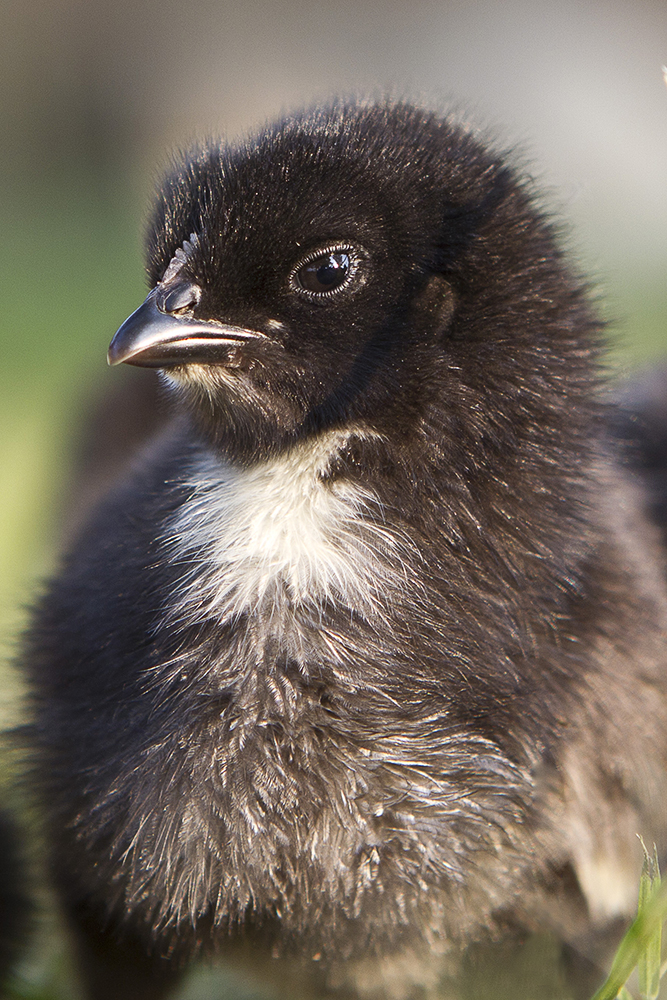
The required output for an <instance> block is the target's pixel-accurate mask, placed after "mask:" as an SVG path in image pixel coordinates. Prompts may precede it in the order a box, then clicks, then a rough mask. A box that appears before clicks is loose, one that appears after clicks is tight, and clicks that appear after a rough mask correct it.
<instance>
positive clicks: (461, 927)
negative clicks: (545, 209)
mask: <svg viewBox="0 0 667 1000" xmlns="http://www.w3.org/2000/svg"><path fill="white" fill-rule="evenodd" d="M148 274H149V281H150V285H151V292H150V294H149V295H148V298H147V299H146V302H145V303H144V304H143V305H142V306H141V307H140V309H138V310H137V312H136V313H134V314H133V315H132V316H131V317H130V319H129V320H128V321H127V322H126V323H125V324H124V325H123V326H122V327H121V329H120V330H119V331H118V333H117V334H116V337H115V338H114V340H113V342H112V344H111V347H110V351H109V357H110V361H111V363H114V364H115V363H118V362H127V363H130V364H134V365H140V366H151V367H157V368H159V369H161V371H162V375H163V379H164V381H165V383H166V384H167V385H168V386H169V388H170V389H171V390H172V392H173V393H174V395H175V397H176V399H177V402H178V408H179V412H180V416H179V417H178V418H177V419H176V421H175V423H174V424H173V426H171V427H170V428H169V429H168V430H167V431H166V432H165V433H163V434H162V436H161V437H160V438H159V439H158V440H156V441H155V442H154V444H153V445H152V446H151V448H150V449H149V450H148V451H146V452H145V453H144V454H143V455H141V457H140V458H139V459H138V460H137V462H136V464H135V467H134V471H133V472H132V474H131V475H129V477H128V478H127V479H126V480H125V481H124V482H122V483H121V484H119V485H118V487H117V488H116V489H115V490H114V491H113V492H112V493H111V495H110V496H109V497H108V499H107V500H106V501H105V502H104V503H103V504H102V506H101V507H100V508H99V509H98V511H97V513H96V515H95V516H94V517H93V518H92V519H91V520H90V522H89V524H88V527H87V528H86V529H85V530H84V531H83V532H82V533H81V534H80V537H79V539H78V542H77V543H76V545H75V546H74V548H73V550H72V552H71V553H70V555H69V556H68V557H67V559H66V560H65V562H64V565H63V567H62V569H61V571H60V573H59V575H58V576H57V578H56V579H55V581H54V583H53V584H52V586H51V588H50V590H49V592H48V593H47V595H46V596H45V597H44V599H43V600H42V602H41V605H40V607H39V609H38V611H37V613H36V616H35V618H34V622H33V625H32V628H31V631H30V633H29V636H28V643H27V651H26V654H25V659H26V663H27V667H28V670H29V673H30V676H31V679H32V685H33V690H34V722H35V733H36V737H35V740H36V756H37V761H38V769H39V773H40V775H41V783H42V795H43V798H44V801H45V803H46V805H47V808H48V814H49V824H50V830H51V840H52V857H53V862H52V863H53V872H54V876H55V879H56V882H57V883H58V885H59V886H60V890H61V893H62V897H63V900H64V903H65V906H66V909H67V910H68V912H69V914H70V917H71V919H72V921H73V923H74V924H75V926H76V927H77V929H78V935H79V941H80V946H81V954H82V959H83V964H84V968H85V971H86V976H87V980H88V985H89V990H90V995H91V996H94V997H95V998H96V1000H104V998H116V997H123V998H124V1000H129V998H131V997H137V998H149V997H159V996H162V995H163V993H164V992H165V991H166V990H167V989H168V987H169V985H170V983H171V982H172V980H173V979H174V978H175V977H176V976H177V975H178V970H179V969H180V966H181V963H182V961H183V960H184V959H185V958H187V957H188V956H189V955H190V954H192V953H193V952H195V951H196V950H197V949H199V948H204V949H207V950H217V951H222V952H224V951H226V950H234V948H236V947H237V944H238V947H241V943H243V942H245V943H247V942H251V943H252V944H253V946H254V947H256V948H257V949H258V952H259V951H262V952H266V953H271V954H274V955H284V956H290V955H296V956H298V957H299V959H300V960H301V961H302V962H303V963H304V968H305V967H306V966H308V965H309V964H310V966H311V967H312V969H313V970H315V971H316V972H317V976H319V977H320V979H319V981H320V983H321V984H322V988H323V989H328V990H331V991H335V990H341V991H343V992H345V991H347V992H345V995H367V994H368V995H372V996H374V997H378V996H389V995H391V996H392V997H397V996H398V997H400V996H405V997H408V996H412V995H413V994H414V991H415V990H418V989H430V988H431V985H432V984H433V983H434V982H435V981H436V980H437V976H438V974H439V972H438V971H437V970H438V969H441V968H442V967H444V966H443V965H440V964H439V963H444V962H446V956H447V954H449V953H451V952H452V951H453V950H456V949H458V948H460V947H461V946H462V944H464V943H466V942H469V941H471V940H473V939H475V938H477V937H480V936H482V935H484V934H485V933H491V934H492V935H493V934H497V933H499V931H500V930H501V929H502V928H503V927H507V926H512V927H519V928H524V929H526V928H527V929H533V928H548V929H550V930H552V931H555V932H556V933H558V934H561V935H562V937H563V938H564V939H568V938H570V939H571V940H575V941H581V940H583V936H584V935H585V933H587V932H588V931H597V930H603V929H605V928H606V927H607V926H609V925H610V924H612V923H613V922H614V920H616V919H618V918H625V917H627V915H628V914H629V913H630V912H631V911H632V909H633V907H634V904H635V898H636V878H637V875H638V870H639V862H640V858H639V852H640V847H639V844H638V842H637V838H636V836H635V834H636V833H641V834H643V836H644V839H645V840H646V842H648V843H650V842H652V841H656V842H657V843H658V845H659V846H660V848H661V850H663V851H664V849H665V847H666V846H667V838H666V836H665V832H666V831H665V818H664V802H665V798H666V793H667V787H666V785H667V782H666V779H665V774H666V769H665V758H666V757H667V747H666V745H665V739H666V734H667V698H666V693H667V692H666V684H665V677H664V667H665V660H666V659H667V653H666V647H665V623H666V622H667V589H666V586H665V579H664V576H663V574H662V567H661V563H660V550H659V545H658V540H657V536H656V535H655V534H654V529H653V528H652V527H650V526H649V524H648V523H647V521H646V520H645V519H644V515H643V513H642V499H641V497H639V496H637V495H636V494H635V491H634V488H633V487H632V486H631V485H630V484H629V483H628V482H627V481H626V479H625V475H624V473H623V472H622V470H621V468H620V463H619V462H617V460H616V459H615V456H614V453H613V450H614V449H613V446H612V445H611V444H609V443H607V441H606V435H605V431H604V416H605V410H604V406H603V404H602V402H601V392H600V385H599V382H600V378H599V356H600V324H599V322H598V320H597V318H596V316H595V315H594V313H593V311H592V309H591V306H590V304H589V302H588V300H587V294H586V290H585V288H584V286H583V285H582V283H581V281H580V280H579V279H578V278H577V277H576V276H575V275H574V274H573V272H572V271H571V269H570V267H569V265H568V263H567V262H566V261H565V260H564V258H563V256H562V253H561V251H560V249H559V247H558V243H557V240H556V239H555V236H554V231H553V228H552V226H551V224H550V223H549V221H548V220H547V219H545V217H544V215H543V214H542V212H541V210H540V208H539V206H538V205H537V204H536V201H535V198H534V196H533V193H532V190H531V187H530V184H529V183H527V182H526V181H524V180H523V179H522V178H521V177H519V176H518V175H517V173H516V172H515V171H514V170H513V169H512V168H511V167H510V166H508V165H507V163H506V162H505V160H504V159H503V158H502V157H501V156H499V155H497V154H496V153H494V152H492V151H490V150H488V149H487V148H486V147H485V146H484V145H483V144H481V143H480V141H479V140H478V139H477V138H475V137H474V135H473V134H472V133H471V132H470V131H469V130H468V129H466V128H463V127H460V126H458V125H456V124H453V123H452V122H450V121H448V120H447V119H443V118H439V117H437V116H435V115H433V114H430V113H427V112H425V111H422V110H420V109H417V108H414V107H411V106H409V105H405V104H397V105H394V104H390V103H383V104H377V105H375V104H366V103H349V104H346V103H340V104H334V105H333V106H332V107H330V108H328V109H326V110H316V111H313V112H312V113H308V114H305V115H303V116H301V117H293V118H288V119H286V120H285V121H283V122H281V123H279V124H278V125H276V126H275V127H272V128H268V129H267V130H266V131H264V132H262V133H261V134H259V135H258V136H256V137H255V138H253V139H251V140H249V141H248V142H247V143H245V144H243V145H240V146H238V147H234V148H229V147H224V146H216V145H211V146H207V147H204V148H200V149H197V150H195V151H194V152H192V153H190V154H189V155H187V156H185V157H184V158H183V160H182V161H181V162H180V163H178V164H177V165H176V166H175V167H174V169H173V171H172V172H171V174H170V175H169V176H168V177H167V178H166V180H165V181H164V183H163V185H162V187H161V190H160V192H159V194H158V198H157V203H156V206H155V209H154V212H153V218H152V222H151V224H150V228H149V235H148ZM244 946H245V945H244ZM438 956H445V957H441V958H438ZM312 960H315V961H312ZM434 970H436V971H434ZM304 974H305V973H304ZM313 975H314V977H315V979H317V976H315V972H313ZM420 995H421V994H420Z"/></svg>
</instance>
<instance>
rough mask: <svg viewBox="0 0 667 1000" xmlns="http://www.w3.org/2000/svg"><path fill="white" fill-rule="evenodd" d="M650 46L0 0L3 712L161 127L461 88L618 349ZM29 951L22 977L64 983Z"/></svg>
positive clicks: (506, 30) (425, 15)
mask: <svg viewBox="0 0 667 1000" xmlns="http://www.w3.org/2000/svg"><path fill="white" fill-rule="evenodd" d="M666 62H667V7H666V5H665V0H608V2H595V3H589V4H584V3H582V2H581V0H561V2H559V3H553V2H546V0H506V2H491V0H409V2H408V0H327V2H322V0H320V2H318V3H312V2H310V0H275V2H273V3H271V2H270V0H247V2H245V3H242V2H237V3H234V2H226V0H191V2H184V0H166V2H159V0H148V2H141V0H139V2H137V0H115V2H113V3H111V2H101V0H23V2H20V3H19V2H18V0H14V2H12V0H9V2H7V0H5V2H4V3H3V4H2V31H1V33H0V95H1V96H0V135H1V136H2V141H1V142H0V182H1V183H0V223H1V229H0V254H1V255H2V263H1V266H0V339H1V351H0V426H1V427H2V434H1V436H0V652H1V654H2V656H1V659H2V663H3V668H2V669H3V673H2V675H0V676H1V677H3V678H4V675H5V674H7V681H6V683H3V691H4V692H6V693H5V694H4V695H3V702H2V706H1V715H2V721H3V722H12V721H14V720H16V718H17V717H18V711H19V710H18V702H17V694H16V693H17V690H18V687H17V684H16V680H15V679H14V678H12V675H11V674H10V673H9V672H8V669H7V667H6V663H7V661H8V659H9V657H10V655H11V650H12V646H13V643H14V641H15V636H16V634H17V632H18V630H19V629H20V625H21V622H22V620H23V616H24V611H23V608H24V606H25V604H26V602H27V601H28V600H29V596H30V594H31V593H32V592H33V591H34V588H35V584H36V581H37V580H38V579H39V578H40V577H41V576H43V575H44V574H45V573H47V572H48V569H49V567H50V566H51V565H52V562H53V558H54V552H55V551H56V549H57V545H58V538H59V536H60V534H61V526H62V524H63V523H64V520H65V517H66V513H67V511H66V510H64V509H63V508H64V507H66V506H67V505H68V504H70V503H71V498H69V495H68V486H67V484H68V481H69V480H68V477H69V474H70V470H71V467H72V462H73V461H75V457H76V454H75V452H76V442H77V440H80V439H81V435H82V433H83V431H85V427H86V424H87V422H88V421H89V420H90V414H91V412H92V408H93V406H94V403H93V401H94V399H95V394H96V393H97V392H99V391H101V390H103V389H104V387H105V386H107V387H108V386H111V385H112V384H113V380H114V379H116V378H117V377H119V376H118V373H117V372H115V371H109V370H107V369H106V367H105V361H104V358H105V351H106V346H107V343H108V340H109V338H110V336H111V334H112V333H113V331H114V330H115V328H116V326H117V325H118V324H119V323H120V321H121V320H122V319H123V318H124V317H125V316H126V315H127V313H128V312H129V311H131V310H132V309H133V308H135V306H136V305H137V304H138V303H139V302H140V301H141V300H142V298H143V295H144V288H143V275H142V260H141V232H142V224H143V217H144V212H145V206H146V203H147V200H148V197H149V193H150V189H151V186H152V183H153V179H154V176H155V173H156V170H157V169H158V168H159V165H160V164H161V163H164V162H165V160H166V157H167V154H168V151H169V149H170V148H173V147H174V146H176V145H183V144H184V143H186V142H187V141H188V140H189V139H190V138H193V137H195V136H202V135H207V134H211V133H213V134H219V133H223V134H226V135H229V136H230V137H233V136H234V135H236V134H238V133H239V132H242V131H243V130H245V129H246V128H248V127H253V126H256V125H257V124H258V123H261V122H262V121H263V120H265V119H266V118H268V117H271V116H274V115H276V114H279V113H280V112H281V110H283V109H287V108H293V107H295V106H296V107H299V106H302V105H304V104H310V103H312V102H313V101H314V100H319V99H323V98H326V97H327V96H328V95H331V94H333V93H336V92H341V91H344V92H348V93H351V92H357V91H360V90H361V91H365V92H369V91H370V92H375V91H387V90H390V91H392V92H393V93H396V94H398V95H401V96H412V97H416V98H423V99H425V100H427V101H428V102H429V103H430V104H435V105H438V106H443V107H446V106H448V105H452V104H453V105H454V106H456V108H457V109H458V111H459V113H461V109H464V114H466V116H468V117H469V119H470V120H471V121H472V122H473V123H475V124H477V125H479V126H481V127H482V128H484V129H485V130H488V131H489V132H490V134H492V135H493V136H494V137H495V138H496V139H497V141H498V143H499V144H500V145H502V146H505V147H516V148H517V149H518V150H520V151H521V156H522V160H523V161H524V162H529V163H531V164H532V165H533V168H532V169H533V171H534V173H535V175H536V176H537V177H538V179H539V180H540V183H541V184H542V186H543V187H544V188H545V190H546V197H547V200H548V203H549V204H550V205H552V206H553V207H554V208H555V209H556V210H557V211H558V212H559V213H560V214H561V216H562V217H563V218H564V219H566V220H567V222H568V225H569V226H570V233H571V236H570V242H571V244H572V245H573V247H574V248H575V250H576V252H577V253H578V255H579V259H580V261H581V263H582V265H583V266H584V267H585V268H586V269H587V270H588V271H589V272H590V273H591V274H592V276H593V277H594V279H595V281H596V282H597V283H598V285H599V287H600V289H601V294H602V297H603V301H604V311H605V314H606V315H607V316H608V318H610V319H611V320H612V326H611V333H610V335H611V337H612V339H613V344H614V347H613V359H614V363H615V365H616V366H617V367H618V368H619V369H620V370H621V371H629V370H631V369H632V368H633V367H636V366H639V365H642V364H646V363H650V362H652V361H654V360H655V359H657V358H658V357H659V356H660V355H665V354H666V353H667V281H666V280H665V278H666V276H665V268H666V265H667V87H666V86H665V83H664V81H663V77H662V71H661V66H662V64H663V63H666ZM56 950H57V949H56ZM49 961H51V960H50V959H49ZM45 962H46V966H48V962H47V961H46V960H41V965H40V960H37V962H36V964H35V963H33V966H34V967H33V969H32V972H30V975H31V976H33V981H34V982H35V983H37V982H38V981H39V982H41V983H42V986H43V988H44V989H47V987H46V986H44V983H45V982H46V979H49V976H51V979H49V982H50V983H51V985H50V986H48V989H50V990H51V991H52V992H51V993H49V995H50V996H55V995H61V994H57V986H55V985H54V983H55V982H56V979H57V976H56V979H53V975H55V973H52V970H51V971H50V972H45V971H44V969H45V967H46V966H45ZM49 968H50V967H49ZM35 969H37V971H35ZM40 976H41V979H40ZM44 977H46V979H45V978H44ZM36 988H37V987H36ZM60 988H62V989H64V988H65V987H62V986H61V987H60ZM210 989H212V988H211V987H205V989H204V992H205V995H210V996H212V995H213V993H211V992H210ZM216 989H219V990H222V987H216ZM229 989H230V990H231V993H230V995H234V996H237V997H239V996H241V995H242V994H241V993H240V992H239V989H240V988H239V987H238V984H237V985H236V986H234V987H231V986H230V987H229ZM53 990H56V992H53ZM41 995H46V994H40V996H41ZM62 995H66V993H65V994H62ZM215 995H220V996H222V995H223V993H222V992H219V994H218V993H216V994H215ZM243 995H245V994H243ZM496 996H498V994H497V993H496Z"/></svg>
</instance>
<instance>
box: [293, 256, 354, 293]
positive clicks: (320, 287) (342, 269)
mask: <svg viewBox="0 0 667 1000" xmlns="http://www.w3.org/2000/svg"><path fill="white" fill-rule="evenodd" d="M351 267H352V264H351V261H350V255H349V254H348V253H346V252H345V251H342V250H341V251H338V252H336V253H326V254H322V256H321V257H315V259H314V260H310V261H308V263H307V264H304V265H303V267H301V268H300V269H299V270H298V271H297V275H296V277H297V281H298V282H299V284H300V285H301V287H302V288H304V289H305V290H306V291H307V292H315V293H316V294H317V293H322V292H333V291H334V289H336V288H340V286H341V285H344V284H345V282H346V281H347V279H348V276H349V274H350V270H351Z"/></svg>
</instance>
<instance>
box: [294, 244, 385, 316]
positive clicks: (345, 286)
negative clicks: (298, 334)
mask: <svg viewBox="0 0 667 1000" xmlns="http://www.w3.org/2000/svg"><path fill="white" fill-rule="evenodd" d="M367 262H368V254H367V253H366V251H365V250H364V249H363V248H362V247H360V246H350V245H346V244H345V243H338V244H333V245H329V246H328V247H323V248H322V249H321V250H314V251H313V252H312V253H310V254H309V255H308V256H307V257H305V258H302V259H301V261H300V262H299V263H298V264H297V265H296V267H295V268H294V270H293V271H292V272H291V274H290V277H289V286H290V288H291V290H292V291H293V292H296V293H297V294H298V295H302V296H303V297H304V298H306V299H309V300H310V301H311V302H320V303H322V304H324V303H325V302H327V301H329V300H330V299H333V298H336V297H337V296H338V295H339V294H340V293H341V292H343V291H345V297H346V296H347V292H348V290H349V291H356V290H357V289H359V288H361V286H362V285H364V284H365V282H366V279H367V269H368V268H367Z"/></svg>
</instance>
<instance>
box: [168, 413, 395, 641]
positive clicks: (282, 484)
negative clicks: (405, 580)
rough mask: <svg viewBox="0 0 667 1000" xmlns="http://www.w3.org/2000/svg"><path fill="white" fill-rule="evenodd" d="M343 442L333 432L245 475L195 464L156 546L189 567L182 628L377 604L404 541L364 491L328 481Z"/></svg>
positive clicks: (390, 584)
mask: <svg viewBox="0 0 667 1000" xmlns="http://www.w3.org/2000/svg"><path fill="white" fill-rule="evenodd" d="M349 437H350V433H349V432H346V433H342V432H335V433H333V432H332V433H331V434H328V435H326V436H325V437H321V438H319V439H318V440H317V441H315V442H309V443H307V444H303V445H300V446H299V447H297V448H295V449H293V450H292V451H291V452H290V453H289V454H287V455H285V456H280V457H279V458H276V459H272V460H271V461H268V462H266V463H263V464H261V465H257V466H254V467H253V468H250V469H239V468H235V467H233V466H230V465H226V464H224V463H222V462H221V461H220V460H219V459H218V458H216V457H215V456H213V455H206V456H204V457H202V458H201V459H200V460H199V461H198V462H197V464H196V465H195V466H194V467H193V468H192V472H191V477H190V478H189V479H188V485H189V486H190V487H191V493H190V496H189V497H188V500H187V501H186V502H185V504H183V505H182V507H181V508H180V510H179V512H178V514H177V515H176V517H175V518H174V519H173V520H172V522H171V524H170V527H169V531H168V533H167V537H166V539H165V540H166V542H167V545H168V547H169V549H170V550H171V555H172V557H173V558H175V559H177V560H183V559H185V560H187V561H190V562H192V564H193V566H194V568H193V569H192V570H191V572H190V575H189V576H188V577H186V578H185V579H184V588H183V591H182V593H181V598H180V601H179V606H178V609H177V615H178V617H179V619H180V620H181V621H193V620H202V619H203V618H209V617H215V618H217V619H218V620H221V621H229V620H230V619H233V618H235V617H237V616H238V615H240V614H242V613H244V612H254V611H257V610H258V609H260V608H266V607H267V606H269V607H271V606H276V605H281V604H283V602H285V601H288V602H289V603H290V604H291V605H292V606H298V605H302V606H303V605H308V604H310V605H315V606H317V605H319V606H322V604H323V602H324V601H326V600H333V601H337V602H339V603H340V602H342V603H343V604H344V605H345V606H346V607H348V608H351V609H359V610H363V609H368V608H370V607H373V606H376V607H377V606H379V605H386V602H387V597H388V594H389V592H390V591H391V590H395V587H396V585H397V583H399V582H400V577H401V575H402V574H401V570H400V569H398V568H397V567H400V566H401V565H402V563H403V561H402V560H401V552H402V551H403V552H404V550H405V548H406V542H405V540H403V539H401V538H399V536H398V535H397V533H395V532H392V531H390V530H389V529H388V528H387V527H386V526H385V525H384V524H383V522H382V510H381V507H380V505H379V503H378V501H377V499H376V498H375V497H374V496H373V494H372V493H371V492H369V491H366V490H364V489H362V488H360V487H359V486H356V485H354V484H351V483H349V482H345V481H344V480H335V479H332V480H327V478H326V476H325V474H326V471H327V469H328V467H329V464H330V462H331V460H332V458H333V457H334V456H335V455H336V454H337V453H338V452H339V451H340V449H341V448H342V447H343V446H344V445H345V444H346V442H347V441H348V440H349Z"/></svg>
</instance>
